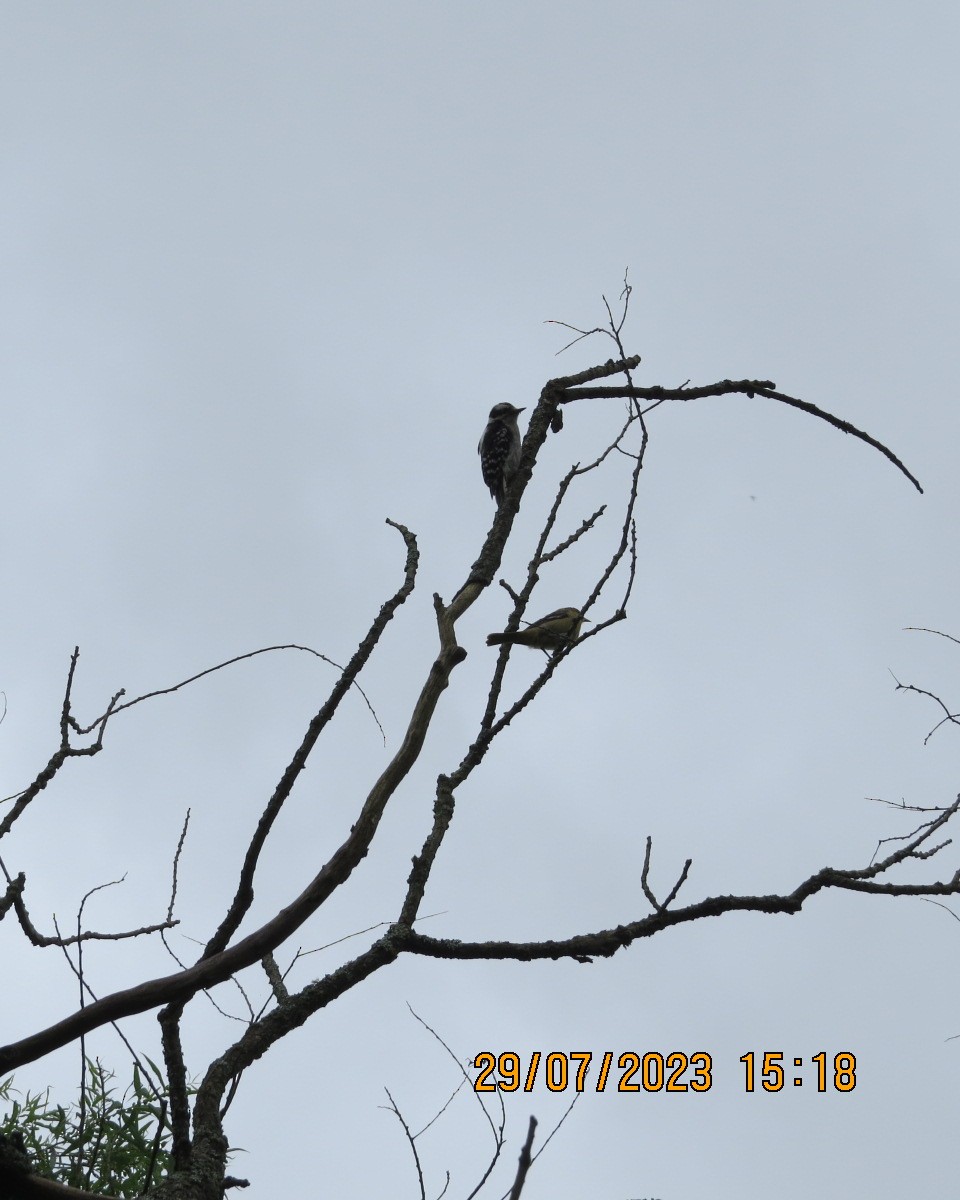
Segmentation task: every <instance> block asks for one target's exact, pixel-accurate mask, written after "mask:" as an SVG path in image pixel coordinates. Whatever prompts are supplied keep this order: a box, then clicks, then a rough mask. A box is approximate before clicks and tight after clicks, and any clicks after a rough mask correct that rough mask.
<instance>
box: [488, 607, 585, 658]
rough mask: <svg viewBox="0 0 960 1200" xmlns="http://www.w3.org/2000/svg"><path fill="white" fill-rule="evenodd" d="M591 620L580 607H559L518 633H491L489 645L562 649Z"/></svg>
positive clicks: (572, 640)
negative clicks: (504, 644) (585, 622)
mask: <svg viewBox="0 0 960 1200" xmlns="http://www.w3.org/2000/svg"><path fill="white" fill-rule="evenodd" d="M586 620H589V618H588V617H585V616H584V615H583V613H582V612H581V611H580V609H579V608H558V609H557V610H556V612H552V613H547V615H546V616H545V617H541V618H540V620H539V621H534V622H533V624H532V625H528V626H527V628H526V629H518V630H517V632H516V633H489V634H487V645H488V646H500V645H502V644H503V643H504V642H508V643H509V644H510V645H511V646H532V647H533V649H534V650H562V649H563V647H564V646H569V645H570V643H571V642H575V641H576V640H577V638H578V637H579V636H580V628H581V626H582V625H583V623H584V621H586Z"/></svg>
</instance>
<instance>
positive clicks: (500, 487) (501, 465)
mask: <svg viewBox="0 0 960 1200" xmlns="http://www.w3.org/2000/svg"><path fill="white" fill-rule="evenodd" d="M522 412H523V409H522V408H515V407H514V406H513V405H512V404H506V403H504V404H495V405H494V406H493V408H491V409H490V420H489V421H488V422H487V427H486V429H485V430H484V431H483V437H482V438H481V439H480V445H479V446H477V452H478V453H479V455H480V469H481V471H482V472H483V482H484V483H485V484H486V485H487V487H488V488H489V489H490V495H491V496H492V497H493V498H494V500H496V502H497V507H498V508H499V507H500V505H501V504H502V503H503V497H504V495H505V493H506V490H507V488H508V487H509V486H510V481H511V480H512V479H513V477H514V475H516V473H517V467H519V466H520V430H519V428H518V426H517V417H518V416H519V415H520V414H521V413H522Z"/></svg>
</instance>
